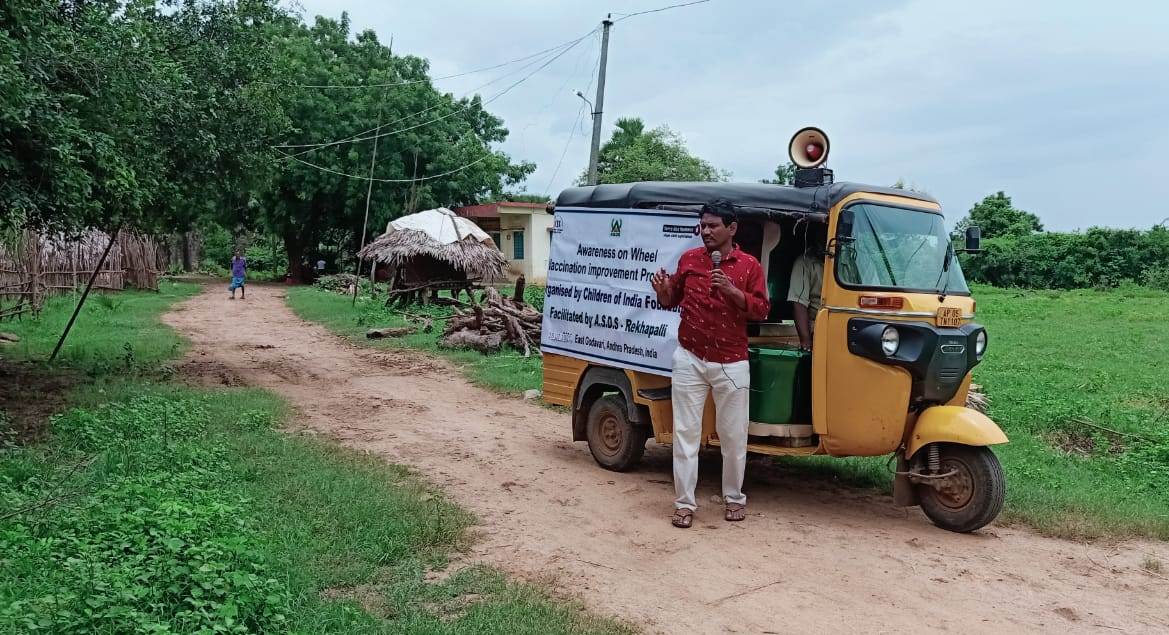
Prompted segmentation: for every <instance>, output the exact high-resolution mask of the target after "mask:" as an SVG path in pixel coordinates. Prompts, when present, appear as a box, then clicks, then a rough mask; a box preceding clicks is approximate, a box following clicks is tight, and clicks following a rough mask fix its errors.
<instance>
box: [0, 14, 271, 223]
mask: <svg viewBox="0 0 1169 635" xmlns="http://www.w3.org/2000/svg"><path fill="white" fill-rule="evenodd" d="M280 15H281V12H280V11H279V10H278V9H277V8H276V6H275V2H274V1H273V0H239V1H238V2H224V1H222V0H220V1H207V2H193V1H192V2H176V1H169V0H168V1H166V2H162V3H159V4H156V3H155V2H151V1H147V0H107V1H103V2H88V1H86V2H83V1H80V0H21V1H19V2H11V3H4V4H2V5H0V95H2V97H0V132H2V133H3V134H2V136H0V138H2V139H3V142H0V223H2V224H5V225H8V226H24V227H31V228H34V229H42V230H46V231H50V232H52V231H66V232H73V231H77V230H79V229H82V228H85V227H98V228H102V229H109V228H111V227H114V226H127V227H135V228H138V229H145V230H157V229H164V228H166V229H169V228H176V227H178V226H183V225H189V224H190V221H191V219H192V218H193V217H194V216H197V215H199V214H201V213H205V212H206V211H207V210H209V209H212V208H214V207H215V206H216V205H217V204H219V203H220V202H221V201H223V200H225V199H231V198H234V197H237V196H238V195H239V192H240V191H242V190H246V189H247V184H248V183H250V182H252V181H253V179H254V177H255V175H256V174H257V173H262V171H261V170H258V169H256V167H257V165H259V164H260V163H261V156H262V155H264V154H266V150H265V146H266V141H265V138H266V137H267V136H270V135H271V134H273V133H275V132H276V131H277V130H278V129H279V127H280V117H279V113H278V111H277V110H276V109H275V108H274V103H275V102H273V101H272V99H271V94H270V92H271V91H268V90H266V89H265V88H262V87H257V85H256V80H257V79H259V78H260V77H262V76H266V75H267V74H268V71H267V69H266V68H265V64H266V62H267V60H269V59H270V56H269V55H267V50H268V45H267V42H266V34H265V33H264V29H265V27H266V25H267V24H269V23H271V22H272V21H273V20H274V19H277V18H278V17H279V16H280Z"/></svg>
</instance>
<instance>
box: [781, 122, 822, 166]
mask: <svg viewBox="0 0 1169 635" xmlns="http://www.w3.org/2000/svg"><path fill="white" fill-rule="evenodd" d="M828 148H829V145H828V135H826V134H824V131H823V130H821V129H819V128H816V127H813V126H809V127H807V128H801V129H800V131H799V132H797V133H795V134H794V135H792V140H791V143H789V144H788V145H787V156H788V158H790V159H791V161H792V163H794V164H796V167H799V168H814V167H818V166H821V165H823V164H824V162H825V161H827V160H828Z"/></svg>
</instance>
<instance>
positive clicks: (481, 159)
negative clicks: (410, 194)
mask: <svg viewBox="0 0 1169 635" xmlns="http://www.w3.org/2000/svg"><path fill="white" fill-rule="evenodd" d="M276 151H277V152H280V154H283V155H284V157H285V158H288V159H292V160H293V161H296V162H298V163H303V164H305V165H307V166H309V167H311V168H316V169H318V170H321V171H322V172H329V173H330V174H336V175H338V176H344V177H347V178H350V179H359V180H362V181H373V182H376V183H414V182H416V181H430V180H432V179H439V178H442V177H444V176H450V175H452V174H455V173H458V172H462V171H463V170H466V169H467V168H469V167H471V166H473V165H477V164H479V163H483V162H484V161H486V160H487V159H490V158H491V157H493V156H495V153H494V152H491V150H490V149H488V151H487V154H485V155H483V156H482V157H479V158H478V159H475V160H474V161H472V162H470V163H467V164H465V165H461V166H459V167H457V168H455V169H453V170H448V171H446V172H443V173H441V174H431V175H430V176H422V177H418V178H412V179H378V178H374V177H373V176H361V175H360V174H349V173H346V172H342V171H340V170H334V169H333V168H328V167H325V166H323V165H317V164H316V163H312V162H311V161H305V160H304V159H302V158H300V157H297V156H294V155H291V154H288V153H286V152H283V151H281V150H280V149H279V148H276Z"/></svg>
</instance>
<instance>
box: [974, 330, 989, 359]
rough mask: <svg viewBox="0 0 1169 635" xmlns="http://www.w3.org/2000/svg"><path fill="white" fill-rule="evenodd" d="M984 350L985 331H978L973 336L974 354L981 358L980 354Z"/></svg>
mask: <svg viewBox="0 0 1169 635" xmlns="http://www.w3.org/2000/svg"><path fill="white" fill-rule="evenodd" d="M985 352H986V331H979V332H978V335H975V336H974V356H975V357H977V358H979V359H982V354H983V353H985Z"/></svg>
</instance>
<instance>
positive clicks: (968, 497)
mask: <svg viewBox="0 0 1169 635" xmlns="http://www.w3.org/2000/svg"><path fill="white" fill-rule="evenodd" d="M938 449H939V454H940V458H941V463H940V468H941V473H942V474H946V473H948V472H956V474H955V475H954V476H951V477H949V478H946V479H944V480H943V481H942V483H940V484H939V485H938V486H936V487H935V486H934V485H927V484H919V485H918V486H917V490H918V496H919V497H920V499H921V510H922V511H923V512H925V515H926V516H928V517H929V519H930V520H932V521H933V523H934V524H935V525H937V526H938V527H941V528H942V529H947V530H949V531H956V532H959V533H968V532H971V531H975V530H976V529H981V528H982V527H985V526H986V525H987V524H988V523H990V521H992V520H994V519H995V518H996V517H997V516H998V515H999V512H1000V511H1002V509H1003V499H1004V498H1005V497H1006V478H1005V477H1004V476H1003V467H1002V465H1000V464H999V460H998V457H996V456H995V455H994V452H992V451H991V450H990V448H987V447H980V446H969V445H959V444H956V443H940V444H938ZM928 450H929V448H928V447H926V448H923V449H922V451H928Z"/></svg>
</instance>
